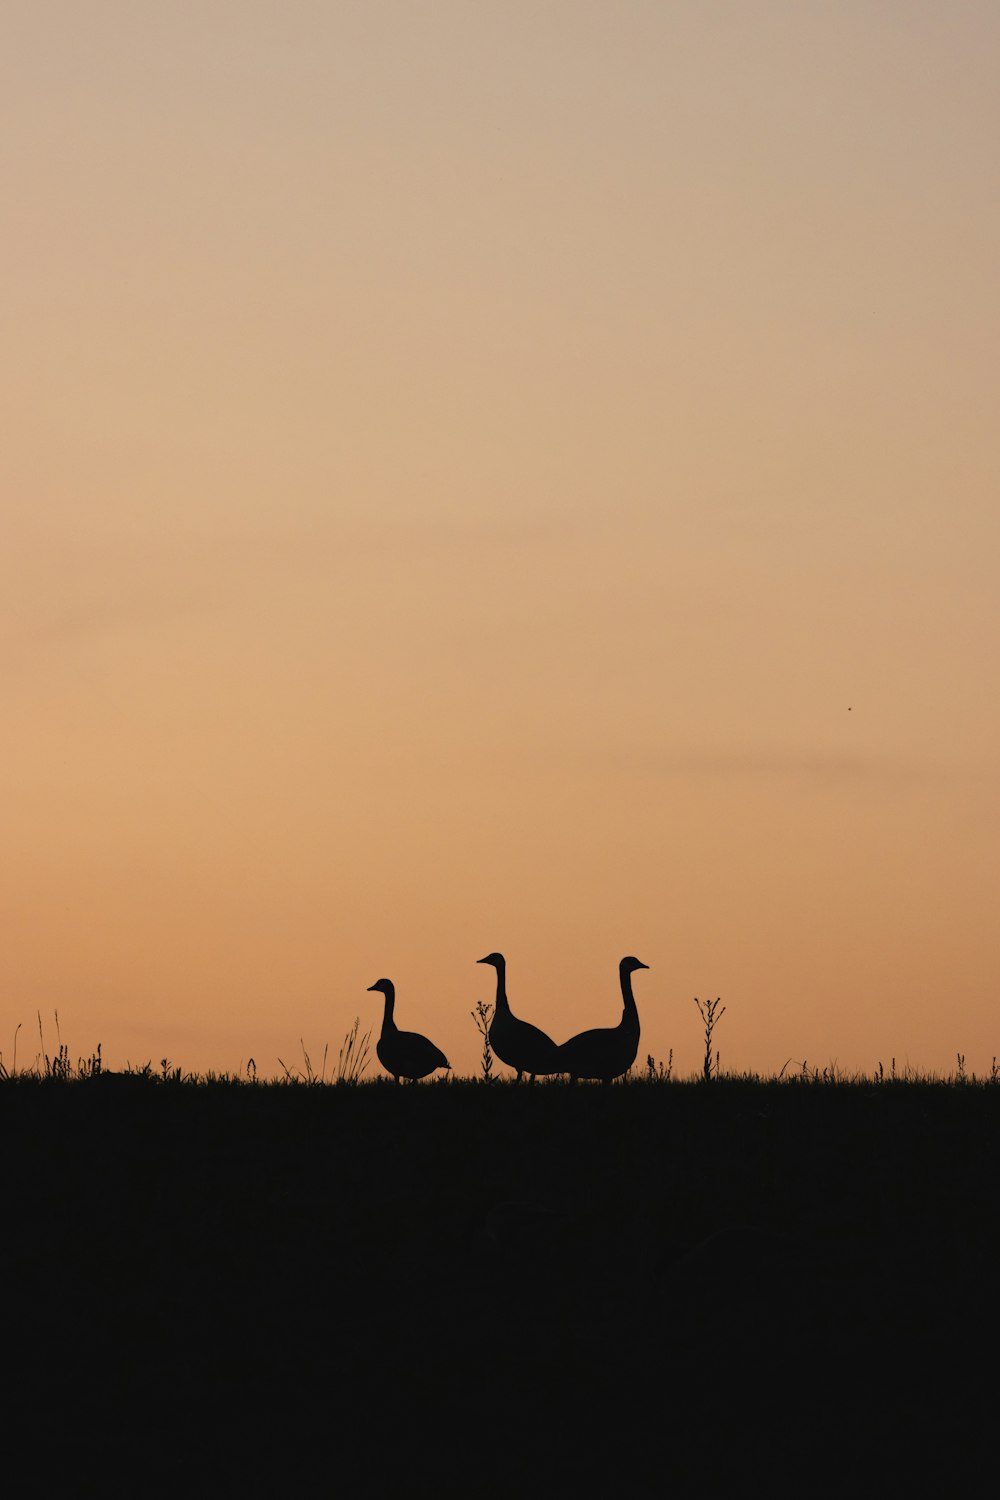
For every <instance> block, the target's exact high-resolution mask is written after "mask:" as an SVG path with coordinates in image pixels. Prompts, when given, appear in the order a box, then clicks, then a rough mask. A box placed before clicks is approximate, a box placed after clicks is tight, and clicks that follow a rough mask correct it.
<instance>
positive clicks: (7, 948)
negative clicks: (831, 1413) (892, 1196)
mask: <svg viewBox="0 0 1000 1500" xmlns="http://www.w3.org/2000/svg"><path fill="white" fill-rule="evenodd" d="M0 24H2V45H0V204H2V206H0V217H2V225H3V232H2V235H0V346H2V349H3V357H2V360H0V409H2V411H3V429H4V439H3V443H2V445H0V507H2V509H0V524H2V532H0V535H2V545H0V682H2V721H3V729H2V739H0V743H2V747H3V749H2V764H3V793H2V797H0V820H2V821H0V846H2V850H3V854H2V858H0V934H2V941H0V1052H2V1055H3V1061H4V1063H5V1065H7V1066H9V1064H10V1059H11V1053H12V1047H13V1041H14V1034H15V1030H16V1028H17V1026H18V1024H19V1023H20V1024H21V1031H20V1033H19V1034H18V1065H19V1066H23V1065H25V1064H27V1063H30V1061H31V1059H32V1057H33V1056H34V1054H35V1053H37V1052H38V1050H39V1043H38V1023H37V1020H36V1013H37V1012H39V1011H40V1012H41V1015H42V1021H43V1024H44V1026H45V1045H46V1048H47V1049H48V1050H52V1049H53V1047H54V1045H55V1041H56V1034H55V1023H54V1012H55V1011H58V1013H59V1025H60V1032H61V1037H62V1040H63V1041H64V1042H66V1043H67V1045H68V1046H69V1048H70V1052H71V1054H72V1055H73V1056H74V1057H75V1056H76V1055H77V1054H83V1055H87V1054H88V1053H89V1052H90V1051H91V1050H92V1049H93V1048H94V1047H95V1046H96V1044H97V1043H98V1042H101V1044H102V1049H103V1056H104V1060H105V1063H106V1064H107V1065H111V1066H116V1067H117V1066H122V1065H124V1063H125V1062H126V1061H131V1062H133V1063H143V1062H145V1061H146V1060H147V1059H152V1060H153V1061H154V1063H155V1065H157V1066H158V1065H159V1060H160V1059H161V1058H163V1057H164V1056H166V1057H168V1058H169V1059H170V1060H171V1061H172V1062H174V1063H176V1064H181V1065H183V1066H184V1067H185V1068H186V1069H187V1068H190V1069H198V1070H204V1069H208V1068H212V1069H230V1070H236V1069H245V1068H246V1066H247V1063H248V1059H249V1058H250V1057H253V1058H254V1061H255V1064H256V1066H257V1068H258V1071H259V1072H260V1073H261V1074H273V1073H277V1072H280V1064H279V1061H278V1060H279V1059H282V1060H283V1063H284V1064H285V1065H286V1066H292V1067H294V1066H301V1065H302V1046H303V1045H304V1046H305V1048H306V1049H307V1050H308V1051H309V1053H310V1056H311V1058H312V1061H313V1062H314V1063H317V1062H318V1060H319V1059H320V1058H321V1057H322V1053H323V1049H324V1046H325V1045H327V1044H329V1047H330V1051H331V1054H332V1056H333V1057H335V1056H336V1054H337V1052H338V1050H339V1048H340V1045H341V1042H342V1039H343V1037H344V1035H345V1033H346V1031H347V1029H348V1028H349V1027H350V1025H351V1023H352V1022H353V1020H354V1018H355V1017H356V1016H357V1017H359V1018H360V1023H361V1029H362V1031H364V1030H366V1029H367V1028H368V1027H371V1028H373V1037H372V1044H373V1045H374V1040H375V1036H376V1035H377V1032H378V1028H379V1025H380V1020H381V1012H380V1008H379V1003H378V1002H380V999H381V997H380V996H379V995H371V994H368V993H367V986H368V985H370V984H372V983H373V982H374V981H375V980H376V979H378V978H380V977H383V976H387V977H389V978H391V979H393V980H394V982H395V984H396V989H397V1004H396V1019H397V1022H398V1024H399V1025H400V1026H401V1027H404V1028H408V1029H415V1030H418V1031H422V1032H425V1033H426V1034H428V1035H430V1036H431V1037H432V1038H433V1039H434V1040H435V1041H436V1042H437V1043H438V1045H439V1046H441V1047H442V1048H443V1049H444V1050H445V1052H446V1053H447V1054H448V1056H449V1058H450V1060H451V1063H452V1066H453V1068H454V1069H455V1071H456V1072H457V1073H460V1074H461V1073H472V1072H474V1071H475V1070H476V1068H477V1066H478V1054H479V1042H478V1038H477V1035H476V1031H475V1027H474V1025H473V1023H472V1020H471V1018H470V1011H471V1009H472V1007H473V1006H474V1004H475V1003H476V1001H477V1000H480V999H481V1000H486V1001H489V1000H491V999H492V988H491V982H492V979H493V973H492V971H491V970H489V969H487V968H483V967H479V968H477V967H476V960H477V959H479V958H480V957H482V956H483V955H484V954H486V953H488V952H490V951H492V950H496V949H499V950H500V951H501V952H503V953H504V954H505V955H506V957H507V963H508V992H509V995H510V999H511V1004H512V1007H513V1009H514V1011H515V1013H516V1014H519V1015H522V1016H524V1017H525V1018H527V1019H530V1020H532V1021H534V1022H535V1023H536V1024H538V1025H541V1026H543V1027H544V1028H545V1029H546V1030H548V1031H549V1032H550V1033H551V1035H553V1036H554V1037H555V1039H556V1040H557V1041H562V1040H564V1039H565V1038H566V1037H567V1036H569V1035H571V1034H572V1033H574V1032H576V1031H578V1030H581V1029H583V1028H585V1027H589V1026H600V1025H613V1024H615V1022H616V1021H617V1019H618V1017H619V1015H620V997H619V993H618V972H617V966H618V961H619V959H620V958H621V957H622V956H623V955H625V954H635V955H637V956H638V957H639V958H641V959H642V960H643V961H644V962H645V963H647V964H648V965H649V972H648V973H641V972H640V973H639V974H638V975H637V976H636V980H635V994H636V998H637V1003H638V1006H639V1012H640V1017H641V1022H642V1038H641V1041H640V1062H641V1063H644V1061H645V1058H646V1056H647V1053H651V1054H652V1055H653V1056H654V1057H655V1058H657V1059H660V1058H662V1059H664V1060H666V1058H667V1056H668V1054H669V1051H670V1049H673V1055H674V1068H675V1071H676V1072H679V1073H686V1072H690V1071H693V1070H694V1069H695V1068H697V1067H698V1066H699V1064H700V1048H701V1033H700V1023H699V1019H698V1015H697V1011H696V1009H695V1006H694V1003H693V1001H694V997H696V996H697V997H700V998H702V999H705V998H708V997H712V998H714V997H715V996H716V995H718V996H720V997H721V999H722V1001H723V1003H724V1004H725V1005H726V1015H725V1017H724V1018H723V1020H722V1022H721V1023H720V1025H719V1029H718V1031H717V1034H716V1040H717V1043H718V1046H719V1049H720V1051H721V1060H722V1066H723V1068H724V1069H725V1068H729V1069H731V1070H743V1069H755V1070H762V1071H767V1072H776V1071H777V1070H778V1069H780V1068H781V1067H782V1065H784V1064H786V1063H787V1062H789V1060H790V1059H791V1060H793V1062H794V1064H795V1065H798V1064H801V1063H802V1062H803V1061H806V1062H808V1064H809V1066H810V1067H811V1066H813V1065H818V1066H820V1067H823V1066H827V1065H830V1064H831V1063H835V1064H837V1065H838V1066H840V1067H841V1068H844V1069H862V1068H863V1069H866V1070H870V1069H871V1068H872V1067H874V1066H875V1065H876V1063H877V1061H878V1060H879V1059H881V1060H883V1061H884V1064H885V1067H886V1068H887V1069H888V1067H889V1066H890V1058H892V1057H895V1058H896V1061H897V1066H898V1067H904V1066H906V1065H907V1064H909V1065H910V1066H911V1067H913V1068H917V1069H921V1070H930V1069H934V1070H941V1071H947V1070H949V1069H951V1068H953V1067H954V1066H955V1059H956V1054H957V1053H958V1052H962V1053H963V1054H964V1055H965V1058H966V1065H967V1067H968V1068H970V1069H975V1070H978V1071H982V1070H986V1071H988V1070H989V1068H990V1062H991V1058H992V1056H993V1054H994V1053H996V1052H1000V1016H998V1014H997V1000H998V996H1000V944H998V924H997V895H996V893H997V890H998V888H1000V858H998V851H1000V760H998V755H997V750H998V741H1000V694H998V692H997V670H996V663H997V641H998V629H1000V590H998V588H997V583H996V576H997V558H998V544H1000V506H998V501H997V497H998V478H1000V456H998V443H997V433H996V412H997V409H998V397H1000V389H998V387H1000V380H998V369H1000V366H998V362H997V355H996V351H997V348H998V345H1000V339H998V335H1000V327H998V324H1000V312H998V308H1000V302H998V297H997V290H998V288H997V281H998V276H997V266H998V265H1000V194H998V192H997V156H996V142H997V139H998V138H1000V94H998V91H997V89H996V66H995V60H996V57H997V55H998V46H1000V11H998V9H997V7H996V6H995V5H994V4H992V3H986V0H984V3H975V0H955V3H950V4H947V5H945V4H941V3H934V4H930V3H923V0H906V3H903V0H863V3H862V0H858V3H852V0H843V3H839V4H837V5H835V6H832V5H827V4H819V3H802V0H748V3H715V0H705V3H699V4H693V3H691V4H687V3H679V0H678V3H671V0H663V3H651V0H615V3H589V0H547V3H546V0H542V3H539V0H481V3H477V4H474V5H470V4H468V3H466V0H426V3H420V4H413V3H403V0H363V3H350V0H342V3H337V4H335V5H331V4H329V3H326V0H198V3H194V0H179V3H177V4H175V5H169V6H168V5H162V4H158V3H151V0H146V3H144V0H89V3H88V4H87V5H79V4H78V3H76V0H46V3H45V4H44V5H39V4H38V3H37V0H7V3H6V4H5V6H4V14H3V19H2V23H0ZM376 1070H377V1065H375V1064H374V1063H373V1067H372V1071H376Z"/></svg>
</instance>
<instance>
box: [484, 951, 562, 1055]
mask: <svg viewBox="0 0 1000 1500" xmlns="http://www.w3.org/2000/svg"><path fill="white" fill-rule="evenodd" d="M476 962H477V963H479V964H492V965H493V967H494V969H496V971H497V998H496V1005H495V1007H494V1010H493V1020H492V1021H491V1022H490V1030H489V1040H490V1046H491V1047H492V1048H493V1051H494V1052H495V1053H496V1055H497V1057H499V1059H500V1061H501V1062H505V1063H506V1064H507V1066H508V1068H514V1069H516V1071H517V1081H518V1083H520V1082H521V1075H522V1073H528V1074H530V1076H531V1079H532V1081H534V1078H535V1074H536V1073H542V1074H544V1073H563V1072H565V1071H566V1070H565V1068H563V1067H562V1065H561V1063H560V1061H559V1048H558V1047H557V1046H556V1044H555V1042H554V1041H553V1040H552V1038H551V1037H550V1036H546V1034H545V1032H544V1031H542V1030H540V1029H539V1027H537V1026H532V1024H531V1022H530V1021H521V1020H519V1019H518V1017H517V1016H515V1015H514V1014H513V1012H512V1011H511V1008H510V1004H509V1002H508V1000H507V960H506V959H505V958H504V956H503V954H502V953H487V955H486V957H485V958H477V959H476Z"/></svg>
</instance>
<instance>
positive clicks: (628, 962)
mask: <svg viewBox="0 0 1000 1500" xmlns="http://www.w3.org/2000/svg"><path fill="white" fill-rule="evenodd" d="M618 967H619V969H620V970H621V972H622V975H623V976H624V975H625V974H634V973H635V971H636V969H648V968H649V964H644V963H642V962H641V960H640V959H638V958H623V959H622V961H621V963H620V964H619V965H618Z"/></svg>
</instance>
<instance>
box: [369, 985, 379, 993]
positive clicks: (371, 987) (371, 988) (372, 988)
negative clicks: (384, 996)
mask: <svg viewBox="0 0 1000 1500" xmlns="http://www.w3.org/2000/svg"><path fill="white" fill-rule="evenodd" d="M377 989H378V985H377V984H370V985H369V986H368V992H369V994H370V993H371V991H372V990H377Z"/></svg>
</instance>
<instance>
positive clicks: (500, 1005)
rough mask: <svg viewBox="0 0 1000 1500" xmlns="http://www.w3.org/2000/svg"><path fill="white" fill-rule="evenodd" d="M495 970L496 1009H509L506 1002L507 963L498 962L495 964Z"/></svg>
mask: <svg viewBox="0 0 1000 1500" xmlns="http://www.w3.org/2000/svg"><path fill="white" fill-rule="evenodd" d="M496 970H497V1003H496V1008H497V1010H498V1011H502V1010H510V1006H509V1004H508V1003H507V965H506V964H505V963H498V964H497V966H496Z"/></svg>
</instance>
